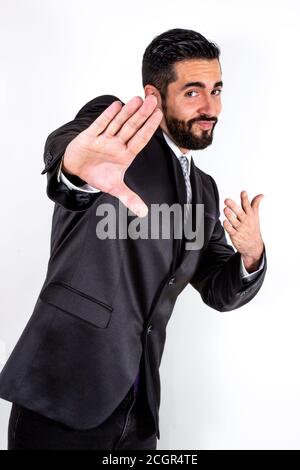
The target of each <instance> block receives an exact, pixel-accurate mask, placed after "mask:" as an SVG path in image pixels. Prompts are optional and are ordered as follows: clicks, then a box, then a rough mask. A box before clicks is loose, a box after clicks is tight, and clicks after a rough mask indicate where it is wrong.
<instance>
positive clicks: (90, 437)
mask: <svg viewBox="0 0 300 470" xmlns="http://www.w3.org/2000/svg"><path fill="white" fill-rule="evenodd" d="M156 446H157V437H156V433H155V426H154V421H153V418H152V415H151V412H150V409H149V405H148V402H147V400H146V390H145V385H144V381H143V380H141V381H140V384H139V390H138V393H137V394H135V393H134V387H133V386H132V387H131V388H130V390H129V391H128V393H127V394H126V396H125V397H124V399H123V401H122V402H121V403H120V404H119V406H118V407H117V408H116V409H115V411H114V412H113V413H112V414H111V415H110V416H109V417H108V418H107V419H106V421H104V422H103V423H102V424H100V425H99V426H97V427H95V428H92V429H88V430H84V431H81V430H76V429H73V428H70V427H68V426H66V425H64V424H62V423H59V422H57V421H54V420H51V419H49V418H47V417H45V416H42V415H40V414H39V413H36V412H34V411H32V410H29V409H27V408H24V407H22V406H20V405H18V404H16V403H13V404H12V408H11V413H10V417H9V423H8V446H7V449H8V450H22V449H23V450H26V449H28V450H35V449H36V450H48V449H53V450H55V449H57V450H60V449H70V450H76V449H81V450H114V449H124V450H125V449H126V450H139V449H145V450H155V449H156Z"/></svg>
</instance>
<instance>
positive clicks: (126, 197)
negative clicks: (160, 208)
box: [113, 182, 148, 217]
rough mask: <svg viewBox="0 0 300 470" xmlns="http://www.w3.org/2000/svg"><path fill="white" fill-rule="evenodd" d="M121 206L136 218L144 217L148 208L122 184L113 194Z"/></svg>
mask: <svg viewBox="0 0 300 470" xmlns="http://www.w3.org/2000/svg"><path fill="white" fill-rule="evenodd" d="M113 195H114V196H116V197H117V198H118V199H119V200H120V201H121V202H122V203H123V204H124V206H126V207H128V209H130V210H131V211H132V212H133V213H134V214H136V215H137V216H138V217H144V216H146V215H147V213H148V207H147V206H146V204H145V203H144V202H143V200H142V199H141V198H140V197H139V196H138V195H137V194H136V193H135V192H134V191H132V190H131V189H130V188H129V187H128V186H127V185H126V184H125V183H124V182H122V183H121V184H120V186H119V188H118V189H116V190H115V191H114V193H113Z"/></svg>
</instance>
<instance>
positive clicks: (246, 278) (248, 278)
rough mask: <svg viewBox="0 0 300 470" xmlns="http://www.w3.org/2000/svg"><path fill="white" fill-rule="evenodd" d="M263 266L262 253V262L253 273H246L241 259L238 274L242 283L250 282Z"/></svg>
mask: <svg viewBox="0 0 300 470" xmlns="http://www.w3.org/2000/svg"><path fill="white" fill-rule="evenodd" d="M264 264H265V254H264V253H263V257H262V260H261V262H260V265H259V267H258V269H257V270H256V271H254V272H253V273H248V271H247V269H246V268H245V265H244V262H243V258H242V257H241V265H240V273H241V277H242V279H243V280H244V281H252V280H253V279H254V278H255V277H256V276H257V275H258V273H259V272H260V271H261V270H262V269H263V267H264Z"/></svg>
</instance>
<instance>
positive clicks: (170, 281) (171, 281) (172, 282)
mask: <svg viewBox="0 0 300 470" xmlns="http://www.w3.org/2000/svg"><path fill="white" fill-rule="evenodd" d="M174 282H175V277H171V279H170V280H169V285H171V284H174Z"/></svg>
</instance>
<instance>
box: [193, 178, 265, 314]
mask: <svg viewBox="0 0 300 470" xmlns="http://www.w3.org/2000/svg"><path fill="white" fill-rule="evenodd" d="M212 180H213V178H212ZM213 185H214V190H215V194H216V197H217V207H218V208H219V193H218V189H217V185H216V183H215V181H214V180H213ZM219 217H220V211H219V212H218V219H217V221H216V223H215V226H214V230H213V233H212V236H211V238H210V240H209V242H208V244H207V246H206V247H205V248H204V250H205V251H204V253H203V255H202V257H201V261H200V264H199V266H198V269H197V271H196V273H195V274H194V276H193V278H192V279H191V280H190V284H191V285H192V286H193V287H194V288H195V289H196V290H197V291H198V292H199V293H200V295H201V298H202V300H203V302H204V303H205V304H207V305H208V306H209V307H212V308H213V309H215V310H218V311H219V312H227V311H230V310H234V309H237V308H239V307H241V306H242V305H245V304H246V303H248V302H249V301H250V300H251V299H253V297H254V296H255V295H256V294H257V293H258V291H259V289H260V288H261V286H262V284H263V281H264V277H265V274H266V270H267V256H266V248H265V245H264V254H263V256H264V265H263V268H262V270H261V271H260V272H259V273H258V274H257V276H256V277H255V279H253V280H251V281H249V282H247V283H245V282H243V279H242V276H241V271H240V266H241V254H240V253H239V252H238V251H235V250H234V248H233V247H232V246H231V245H229V244H228V243H227V240H226V234H225V230H224V228H223V225H222V223H221V221H220V218H219Z"/></svg>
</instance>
